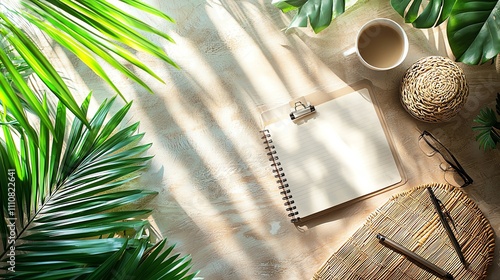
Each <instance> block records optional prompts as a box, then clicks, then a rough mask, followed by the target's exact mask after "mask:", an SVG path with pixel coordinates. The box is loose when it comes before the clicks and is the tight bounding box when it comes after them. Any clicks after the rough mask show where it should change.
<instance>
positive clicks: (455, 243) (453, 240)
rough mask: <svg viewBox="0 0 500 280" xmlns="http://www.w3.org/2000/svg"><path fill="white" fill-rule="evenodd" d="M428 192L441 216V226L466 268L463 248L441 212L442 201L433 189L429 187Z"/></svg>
mask: <svg viewBox="0 0 500 280" xmlns="http://www.w3.org/2000/svg"><path fill="white" fill-rule="evenodd" d="M427 190H428V191H429V195H430V196H431V200H432V204H434V208H436V211H437V213H438V216H439V220H441V224H442V225H443V227H444V229H445V230H446V233H447V234H448V237H449V238H450V241H451V243H452V245H453V248H455V251H456V252H457V254H458V258H459V259H460V261H461V262H462V263H463V265H464V266H467V262H466V261H465V257H464V254H463V253H462V248H461V247H460V244H459V243H458V241H457V238H456V237H455V235H454V234H453V231H452V230H451V227H450V225H449V224H448V222H447V221H446V217H445V216H444V213H443V211H442V210H441V206H440V205H439V203H440V201H439V200H438V199H437V197H436V195H435V194H434V191H432V188H431V187H427Z"/></svg>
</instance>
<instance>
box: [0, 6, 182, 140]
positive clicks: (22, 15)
mask: <svg viewBox="0 0 500 280" xmlns="http://www.w3.org/2000/svg"><path fill="white" fill-rule="evenodd" d="M17 2H20V4H19V3H17ZM122 2H123V3H125V4H126V5H127V6H128V8H125V7H124V8H120V7H118V6H116V5H114V4H111V3H109V2H108V1H104V0H94V1H59V0H21V1H1V3H0V41H1V42H2V45H1V46H0V70H1V71H2V74H3V76H4V77H2V79H1V80H0V97H1V99H0V106H1V107H3V110H4V111H7V112H8V113H9V114H12V115H13V116H14V117H15V118H16V119H17V120H18V121H19V124H20V125H21V126H22V127H23V128H24V129H25V130H26V131H27V133H28V134H29V136H30V138H31V139H33V140H36V138H35V137H34V136H35V135H34V132H33V129H32V127H31V126H30V125H29V122H28V121H27V116H26V115H25V114H23V113H22V108H25V109H28V110H30V111H32V112H33V114H34V115H35V116H37V117H39V118H40V119H41V121H42V122H43V123H44V125H45V126H46V127H47V128H48V129H49V131H51V132H52V133H54V128H53V127H51V122H50V121H49V116H48V115H47V114H46V113H45V112H44V110H42V109H41V107H42V101H41V98H39V97H37V96H36V94H35V93H34V92H33V91H32V90H31V88H30V87H29V86H28V85H27V82H26V79H27V75H26V69H32V71H33V73H34V74H35V75H36V76H37V77H38V78H39V79H40V80H41V81H42V82H43V83H44V85H45V86H46V87H47V89H48V91H50V92H51V93H52V94H54V95H55V96H56V97H57V98H58V99H59V101H61V102H62V103H63V104H64V105H65V106H66V107H67V108H68V109H69V110H70V111H71V112H72V113H73V114H74V115H75V116H76V117H77V118H79V119H80V121H82V122H84V123H85V125H89V124H88V123H87V120H86V119H85V114H84V113H83V112H82V111H81V110H80V108H79V106H78V104H77V103H76V101H75V99H74V98H73V96H72V93H71V91H70V90H69V89H68V87H67V85H66V84H65V82H64V80H63V78H62V77H61V75H60V74H59V73H58V72H57V71H56V70H55V68H54V67H53V65H52V63H51V62H50V61H49V59H47V57H46V56H45V55H44V54H43V53H42V52H41V51H40V48H39V47H38V46H37V44H36V43H35V42H34V40H32V38H30V37H29V32H28V30H27V29H29V28H30V27H33V26H35V27H37V28H38V29H39V30H41V31H42V32H44V33H45V34H47V35H48V36H49V37H51V38H52V39H53V40H54V41H55V42H57V43H59V44H60V45H61V46H62V47H64V48H66V49H67V50H69V51H71V52H73V53H74V54H75V55H76V56H77V57H78V58H79V59H80V60H81V61H82V62H84V63H85V64H86V65H87V66H88V67H89V68H90V69H92V70H93V71H94V72H95V73H96V74H97V75H99V76H100V77H101V78H102V79H103V80H104V81H105V82H106V83H108V84H109V85H110V86H111V87H112V88H113V89H114V90H115V91H116V92H117V93H118V94H119V95H120V96H121V97H122V98H123V99H124V100H126V98H125V96H123V95H122V93H121V92H120V89H119V87H118V86H116V84H115V82H114V81H112V80H111V79H110V77H109V75H108V74H107V73H106V71H105V70H104V69H103V68H102V66H101V65H100V62H101V61H104V62H106V63H108V64H109V65H111V66H112V67H114V68H115V69H117V70H118V71H119V72H121V73H123V74H124V75H125V76H126V77H128V78H130V79H131V80H133V81H135V82H136V83H138V84H140V85H141V86H143V87H144V88H146V89H147V90H148V91H150V92H151V89H150V88H149V87H148V85H147V84H146V83H145V82H144V81H143V80H142V79H140V78H139V77H138V76H137V75H136V74H135V73H134V72H133V71H132V70H131V69H129V68H128V67H127V66H126V65H129V64H130V65H133V66H135V67H137V68H138V69H141V70H143V71H145V72H146V73H147V74H148V75H150V76H152V77H154V78H156V79H157V80H159V81H162V80H161V78H160V77H159V76H158V75H157V74H156V73H155V72H154V71H153V70H152V69H150V68H149V67H148V66H147V65H145V64H144V63H142V62H141V61H140V60H139V59H137V58H136V56H135V55H134V52H144V53H148V54H150V55H152V56H154V57H158V58H160V59H162V60H163V61H166V62H167V63H169V64H170V65H172V66H174V67H176V68H178V66H177V65H176V64H175V63H174V62H173V61H172V60H171V59H170V57H169V56H168V55H167V54H166V53H165V51H164V50H163V49H162V48H161V46H160V45H157V44H154V43H152V42H151V41H150V40H148V39H146V36H145V35H147V34H152V35H157V36H160V37H161V38H164V39H166V40H167V41H169V42H173V39H172V38H171V37H170V36H169V35H167V34H166V33H164V32H162V31H160V30H159V29H157V28H155V27H153V26H151V25H150V24H147V23H145V22H144V21H142V20H140V19H139V18H137V17H135V16H133V15H132V13H129V12H125V10H127V11H128V10H130V8H132V9H135V10H139V11H141V12H143V13H146V14H151V15H154V16H157V17H159V18H161V19H162V20H165V21H166V22H174V20H173V19H172V18H170V17H169V16H168V15H166V14H165V13H163V12H161V11H160V10H158V9H156V8H154V7H152V6H150V5H147V4H145V3H143V2H142V1H139V0H126V1H122ZM28 22H29V24H28ZM6 50H8V51H9V53H12V52H13V53H15V55H16V56H18V57H19V58H20V59H22V61H24V63H25V64H26V65H27V66H28V67H24V68H21V67H18V65H16V64H13V63H14V62H15V61H13V60H12V56H9V54H8V53H7V52H6ZM162 82H163V81H162Z"/></svg>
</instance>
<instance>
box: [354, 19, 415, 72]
mask: <svg viewBox="0 0 500 280" xmlns="http://www.w3.org/2000/svg"><path fill="white" fill-rule="evenodd" d="M356 53H357V54H358V57H359V59H360V60H361V62H362V63H363V64H364V65H366V66H367V67H368V68H370V69H374V70H389V69H392V68H394V67H396V66H398V65H399V64H401V62H403V60H404V59H405V58H406V55H407V54H408V38H407V37H406V33H405V32H404V30H403V28H401V26H399V24H397V23H396V22H395V21H393V20H390V19H385V18H378V19H374V20H371V21H369V22H367V23H366V24H365V25H363V27H361V29H360V30H359V32H358V36H357V38H356Z"/></svg>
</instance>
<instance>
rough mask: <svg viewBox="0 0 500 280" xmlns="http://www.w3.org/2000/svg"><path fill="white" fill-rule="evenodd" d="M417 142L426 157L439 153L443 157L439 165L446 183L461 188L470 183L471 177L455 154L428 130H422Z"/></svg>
mask: <svg viewBox="0 0 500 280" xmlns="http://www.w3.org/2000/svg"><path fill="white" fill-rule="evenodd" d="M418 143H419V146H420V149H421V150H422V152H424V153H425V154H426V155H427V156H428V157H431V156H433V155H435V154H439V155H440V156H441V157H442V158H443V159H444V162H442V163H441V164H440V165H439V167H440V168H441V170H443V171H444V179H445V181H446V182H447V183H449V184H451V185H454V186H458V187H462V188H463V187H466V186H468V185H470V184H472V182H473V180H472V178H471V177H470V176H469V174H467V172H465V170H464V168H463V167H462V165H460V163H459V162H458V160H457V159H456V158H455V156H454V155H453V154H452V153H451V152H450V150H448V149H447V148H446V147H445V146H444V145H443V144H442V143H441V142H439V140H437V139H436V137H434V136H433V135H432V134H431V133H430V132H428V131H426V130H424V132H422V134H420V136H419V138H418Z"/></svg>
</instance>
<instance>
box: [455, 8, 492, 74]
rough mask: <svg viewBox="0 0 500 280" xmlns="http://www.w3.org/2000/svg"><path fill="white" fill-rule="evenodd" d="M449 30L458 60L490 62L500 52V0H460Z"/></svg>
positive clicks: (476, 62) (471, 62) (477, 62)
mask: <svg viewBox="0 0 500 280" xmlns="http://www.w3.org/2000/svg"><path fill="white" fill-rule="evenodd" d="M447 29H448V30H447V34H448V42H449V43H450V47H451V50H452V51H453V54H454V55H455V57H457V60H458V61H461V62H464V63H467V64H479V63H484V62H486V61H488V60H490V59H491V58H493V57H495V56H496V55H497V54H498V53H500V1H498V0H479V1H474V2H472V1H465V0H458V1H457V2H456V3H455V6H454V7H453V10H452V12H451V15H450V19H449V20H448V26H447Z"/></svg>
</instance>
